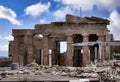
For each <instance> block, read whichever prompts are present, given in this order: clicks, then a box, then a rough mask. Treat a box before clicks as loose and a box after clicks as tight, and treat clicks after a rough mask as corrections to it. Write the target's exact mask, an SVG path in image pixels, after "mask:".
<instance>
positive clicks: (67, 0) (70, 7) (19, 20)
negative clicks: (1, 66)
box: [0, 0, 120, 56]
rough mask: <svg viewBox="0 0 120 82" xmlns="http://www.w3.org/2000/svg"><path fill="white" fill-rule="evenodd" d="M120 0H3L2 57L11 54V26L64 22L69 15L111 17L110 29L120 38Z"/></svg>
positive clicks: (0, 19) (0, 25)
mask: <svg viewBox="0 0 120 82" xmlns="http://www.w3.org/2000/svg"><path fill="white" fill-rule="evenodd" d="M119 3H120V0H0V56H7V55H8V53H7V52H8V41H10V40H13V37H12V35H11V34H12V29H33V28H34V25H35V24H39V23H41V24H42V23H50V22H52V21H64V20H65V15H66V14H72V15H77V16H79V14H80V7H81V9H82V17H84V16H97V17H103V18H107V19H109V20H110V25H109V26H108V29H109V30H110V33H112V34H114V38H115V39H116V40H120V27H119V26H120V4H119Z"/></svg>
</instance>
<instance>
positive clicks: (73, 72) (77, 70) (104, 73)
mask: <svg viewBox="0 0 120 82" xmlns="http://www.w3.org/2000/svg"><path fill="white" fill-rule="evenodd" d="M112 63H113V62H112ZM117 63H118V64H119V62H117ZM0 74H1V76H2V75H3V77H4V76H6V77H7V76H9V75H26V74H27V75H60V76H69V77H77V78H101V79H105V80H106V79H107V80H114V79H120V68H119V67H116V66H114V65H113V64H110V63H108V62H107V63H104V64H101V66H99V65H94V64H91V65H88V66H86V67H65V66H58V65H54V66H52V67H49V66H46V65H38V64H37V63H35V62H32V63H31V64H29V65H27V66H26V67H23V68H20V69H18V70H10V69H9V70H6V69H4V70H0Z"/></svg>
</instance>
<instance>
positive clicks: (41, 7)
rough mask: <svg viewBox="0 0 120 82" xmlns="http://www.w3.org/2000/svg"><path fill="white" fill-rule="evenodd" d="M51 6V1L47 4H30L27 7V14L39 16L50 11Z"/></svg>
mask: <svg viewBox="0 0 120 82" xmlns="http://www.w3.org/2000/svg"><path fill="white" fill-rule="evenodd" d="M49 8H50V2H48V3H47V4H42V3H41V2H39V3H37V4H34V5H31V6H28V7H27V8H25V10H24V11H25V14H26V15H32V16H38V15H40V14H42V13H44V12H46V11H48V10H49Z"/></svg>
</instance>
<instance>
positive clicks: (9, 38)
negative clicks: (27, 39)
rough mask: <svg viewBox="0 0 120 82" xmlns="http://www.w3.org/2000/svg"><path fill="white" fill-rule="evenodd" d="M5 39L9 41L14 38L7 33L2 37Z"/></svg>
mask: <svg viewBox="0 0 120 82" xmlns="http://www.w3.org/2000/svg"><path fill="white" fill-rule="evenodd" d="M3 38H4V39H5V40H7V41H11V40H14V38H13V36H12V35H8V36H5V37H3Z"/></svg>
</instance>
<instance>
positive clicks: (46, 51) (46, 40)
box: [43, 35, 49, 65]
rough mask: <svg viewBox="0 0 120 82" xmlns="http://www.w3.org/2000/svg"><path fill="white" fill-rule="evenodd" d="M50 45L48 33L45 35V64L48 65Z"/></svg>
mask: <svg viewBox="0 0 120 82" xmlns="http://www.w3.org/2000/svg"><path fill="white" fill-rule="evenodd" d="M48 56H49V46H48V35H44V37H43V64H44V65H48V64H49V62H48Z"/></svg>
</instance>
